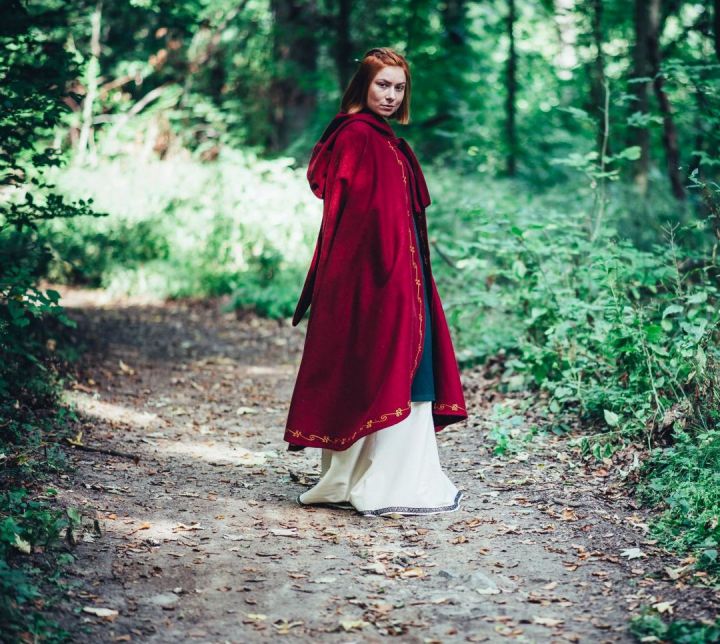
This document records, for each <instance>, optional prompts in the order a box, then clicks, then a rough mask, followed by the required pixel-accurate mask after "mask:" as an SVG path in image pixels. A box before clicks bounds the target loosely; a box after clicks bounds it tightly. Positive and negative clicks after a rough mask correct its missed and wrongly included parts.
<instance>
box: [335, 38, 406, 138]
mask: <svg viewBox="0 0 720 644" xmlns="http://www.w3.org/2000/svg"><path fill="white" fill-rule="evenodd" d="M383 67H402V69H403V71H404V72H405V95H404V96H403V100H402V103H400V107H398V108H397V110H395V112H393V113H392V114H391V115H390V116H388V117H387V118H389V119H396V120H397V121H398V123H402V124H403V125H405V124H406V123H408V122H409V121H410V66H409V65H408V62H407V60H405V58H404V57H403V56H401V55H400V54H398V53H397V52H396V51H394V50H392V49H390V48H389V47H376V48H374V49H370V50H369V51H367V52H366V53H365V55H364V56H363V58H362V60H361V61H360V66H359V67H358V69H357V71H356V72H355V75H354V76H353V77H352V79H351V80H350V83H349V84H348V86H347V89H346V90H345V93H344V94H343V97H342V103H341V106H340V111H342V112H345V113H347V114H354V113H355V112H359V111H360V110H362V109H363V108H365V107H367V95H368V89H369V88H370V83H371V82H372V80H373V78H375V76H376V75H377V73H378V72H379V71H380V70H381V69H382V68H383Z"/></svg>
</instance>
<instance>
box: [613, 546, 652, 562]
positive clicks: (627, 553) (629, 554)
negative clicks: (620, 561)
mask: <svg viewBox="0 0 720 644" xmlns="http://www.w3.org/2000/svg"><path fill="white" fill-rule="evenodd" d="M620 556H621V557H626V558H627V559H628V560H629V559H640V557H646V556H647V555H646V554H645V553H644V552H643V551H642V550H640V548H626V549H625V550H623V551H622V552H621V553H620Z"/></svg>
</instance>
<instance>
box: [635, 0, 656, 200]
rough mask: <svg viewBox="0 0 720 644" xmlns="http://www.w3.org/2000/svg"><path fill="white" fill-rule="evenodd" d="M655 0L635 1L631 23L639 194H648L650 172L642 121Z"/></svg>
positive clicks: (646, 134) (646, 132)
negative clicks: (652, 7) (649, 39)
mask: <svg viewBox="0 0 720 644" xmlns="http://www.w3.org/2000/svg"><path fill="white" fill-rule="evenodd" d="M655 1H656V0H650V1H648V0H635V8H634V13H633V19H634V20H633V24H634V27H635V46H634V48H633V72H632V81H633V88H632V89H633V94H634V95H635V103H634V104H633V108H632V109H633V110H634V111H635V112H639V113H640V115H641V119H640V123H639V124H638V125H637V127H636V128H635V133H634V141H633V143H634V144H635V145H637V146H638V147H639V148H640V158H639V159H638V161H637V163H636V164H635V185H636V187H637V189H638V191H639V192H640V194H642V195H645V194H647V189H648V176H649V172H650V129H649V127H648V125H647V122H645V118H646V117H647V115H648V111H649V109H650V102H649V93H650V84H651V79H650V75H651V73H652V70H651V63H650V57H649V51H648V46H647V43H648V38H649V30H650V5H651V2H655Z"/></svg>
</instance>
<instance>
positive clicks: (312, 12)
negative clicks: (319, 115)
mask: <svg viewBox="0 0 720 644" xmlns="http://www.w3.org/2000/svg"><path fill="white" fill-rule="evenodd" d="M270 7H271V10H272V14H273V18H274V21H275V24H274V29H273V31H274V33H273V36H274V44H273V54H274V59H275V69H276V71H275V77H274V79H273V81H272V83H271V87H270V102H271V107H270V122H271V125H272V134H271V136H270V141H269V148H270V149H271V150H274V151H278V150H282V149H284V148H286V147H287V146H288V144H289V143H290V142H291V141H293V140H294V139H295V138H296V137H297V136H299V135H300V133H301V132H302V131H303V130H304V128H305V126H306V125H307V123H308V121H309V120H310V117H311V116H312V113H313V111H314V110H315V105H316V96H315V91H314V87H313V85H314V81H315V77H316V73H317V57H318V43H317V33H318V31H319V20H318V13H317V6H316V1H315V0H271V2H270Z"/></svg>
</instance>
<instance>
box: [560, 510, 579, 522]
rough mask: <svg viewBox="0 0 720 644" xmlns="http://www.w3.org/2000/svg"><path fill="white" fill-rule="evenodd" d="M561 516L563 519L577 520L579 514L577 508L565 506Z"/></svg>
mask: <svg viewBox="0 0 720 644" xmlns="http://www.w3.org/2000/svg"><path fill="white" fill-rule="evenodd" d="M560 518H561V519H562V520H563V521H577V520H578V517H577V514H575V510H573V509H572V508H564V509H563V511H562V514H561V515H560Z"/></svg>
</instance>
